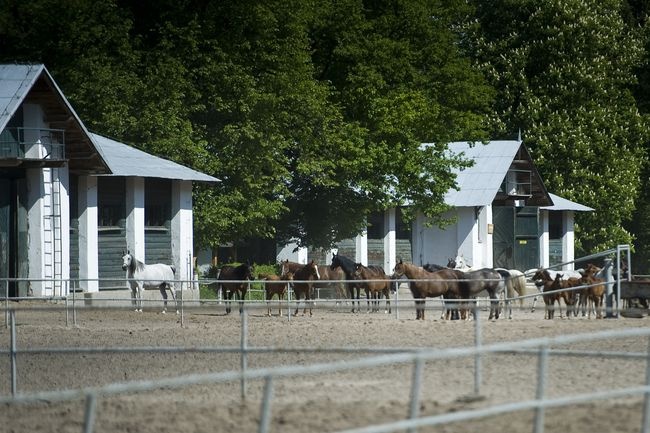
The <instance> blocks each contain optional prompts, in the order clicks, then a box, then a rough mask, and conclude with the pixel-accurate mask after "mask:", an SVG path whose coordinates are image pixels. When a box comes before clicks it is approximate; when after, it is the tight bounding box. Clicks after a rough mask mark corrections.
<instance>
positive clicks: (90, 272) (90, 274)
mask: <svg viewBox="0 0 650 433" xmlns="http://www.w3.org/2000/svg"><path fill="white" fill-rule="evenodd" d="M78 196H79V203H78V205H79V279H80V280H81V281H80V287H81V288H82V290H83V291H84V292H89V293H90V292H98V291H99V282H98V281H97V279H98V278H99V257H98V254H99V240H98V233H97V177H95V176H81V177H79V193H78ZM83 280H89V281H83Z"/></svg>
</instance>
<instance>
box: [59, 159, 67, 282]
mask: <svg viewBox="0 0 650 433" xmlns="http://www.w3.org/2000/svg"><path fill="white" fill-rule="evenodd" d="M56 171H57V174H58V179H57V181H58V182H59V201H60V206H61V215H60V217H59V218H60V222H61V278H62V279H64V280H68V279H69V278H70V195H69V193H68V191H70V176H69V173H68V169H67V167H62V168H59V169H58V170H56ZM64 288H67V289H68V290H69V289H70V287H69V286H67V287H65V283H64Z"/></svg>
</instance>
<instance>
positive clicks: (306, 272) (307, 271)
mask: <svg viewBox="0 0 650 433" xmlns="http://www.w3.org/2000/svg"><path fill="white" fill-rule="evenodd" d="M293 279H294V283H293V292H294V293H295V295H296V316H297V315H298V309H299V308H298V304H299V303H300V298H302V297H304V298H305V306H304V309H303V310H302V315H303V316H304V315H305V314H306V313H307V304H309V315H310V316H311V315H312V307H313V302H310V299H313V296H312V285H313V283H312V281H313V280H318V279H320V274H319V273H318V266H317V265H316V263H315V262H314V261H313V260H312V261H311V262H309V263H307V264H306V265H302V267H300V268H298V269H297V270H296V271H295V272H294V273H293Z"/></svg>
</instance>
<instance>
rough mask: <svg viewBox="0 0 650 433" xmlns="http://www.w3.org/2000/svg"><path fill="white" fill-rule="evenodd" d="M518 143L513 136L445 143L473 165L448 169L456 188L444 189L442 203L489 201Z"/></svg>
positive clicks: (464, 203) (488, 202)
mask: <svg viewBox="0 0 650 433" xmlns="http://www.w3.org/2000/svg"><path fill="white" fill-rule="evenodd" d="M520 147H521V142H520V141H515V140H504V141H491V142H489V143H487V144H482V143H474V144H471V145H470V143H469V142H453V143H449V144H448V149H449V152H450V153H452V154H455V155H462V156H463V157H464V158H466V159H472V160H474V165H473V166H471V167H468V168H465V169H454V170H453V171H452V172H453V173H454V174H456V184H457V185H458V187H459V190H458V191H457V190H455V189H451V190H449V191H447V193H446V194H445V203H447V204H448V205H450V206H454V207H461V206H487V205H490V204H492V202H493V201H494V198H495V196H496V194H497V192H498V191H499V188H500V187H501V183H502V182H503V179H504V178H505V176H506V174H507V173H508V169H509V168H510V165H511V164H512V161H513V159H514V158H515V155H516V154H517V151H518V150H519V148H520Z"/></svg>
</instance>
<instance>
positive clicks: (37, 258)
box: [25, 168, 51, 296]
mask: <svg viewBox="0 0 650 433" xmlns="http://www.w3.org/2000/svg"><path fill="white" fill-rule="evenodd" d="M25 173H26V177H27V222H28V227H29V236H28V241H27V244H28V249H27V251H28V254H29V273H28V277H29V278H33V279H35V280H34V281H31V282H30V285H31V290H32V294H33V295H34V296H48V295H51V293H46V290H45V284H44V283H43V281H37V280H38V279H40V278H43V277H44V275H45V257H44V251H45V240H44V233H43V221H44V219H45V215H44V209H43V196H44V194H45V191H44V186H43V170H42V169H39V168H30V169H27V170H25Z"/></svg>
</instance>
